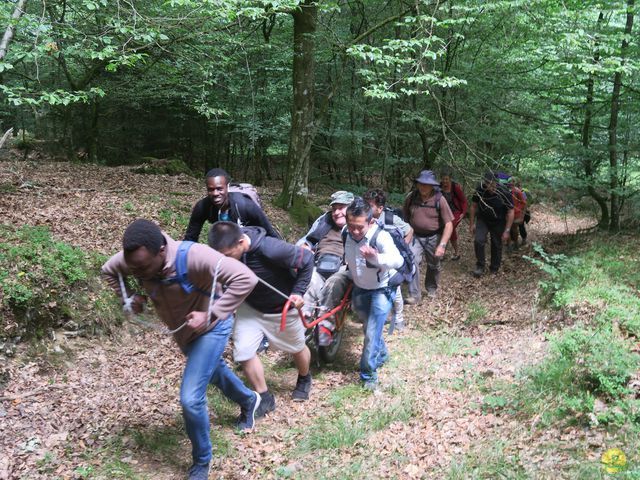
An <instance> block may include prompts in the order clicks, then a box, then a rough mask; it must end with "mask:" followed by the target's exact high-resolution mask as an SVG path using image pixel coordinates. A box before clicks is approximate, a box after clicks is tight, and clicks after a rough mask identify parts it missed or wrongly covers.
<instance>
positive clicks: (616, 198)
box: [608, 0, 635, 231]
mask: <svg viewBox="0 0 640 480" xmlns="http://www.w3.org/2000/svg"><path fill="white" fill-rule="evenodd" d="M634 3H635V0H627V22H626V25H625V28H624V33H625V35H624V38H623V40H622V45H621V47H620V59H621V61H620V68H622V66H623V65H624V64H625V58H626V55H627V49H628V47H629V41H628V40H627V39H628V38H629V37H630V36H631V30H632V29H633V15H634V12H633V9H634ZM621 87H622V71H621V70H620V69H618V71H617V72H616V73H615V75H614V76H613V91H612V92H611V115H610V117H609V128H608V130H609V187H610V189H611V204H610V206H611V220H610V223H609V230H611V231H617V230H619V229H620V192H619V186H620V178H619V175H618V138H617V137H618V114H619V113H620V89H621Z"/></svg>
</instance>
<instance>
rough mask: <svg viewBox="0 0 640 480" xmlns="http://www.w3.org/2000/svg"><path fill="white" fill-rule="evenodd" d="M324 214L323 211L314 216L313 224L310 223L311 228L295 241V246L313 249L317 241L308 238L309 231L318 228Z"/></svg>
mask: <svg viewBox="0 0 640 480" xmlns="http://www.w3.org/2000/svg"><path fill="white" fill-rule="evenodd" d="M325 215H326V214H325V213H323V214H322V215H320V216H319V217H318V218H316V221H315V222H313V225H311V228H310V229H309V231H308V232H307V233H306V234H305V236H304V237H302V238H301V239H300V240H298V241H297V242H296V246H298V247H304V248H308V249H309V250H311V251H313V250H315V248H316V246H317V243H316V242H315V241H312V240H311V239H309V235H311V233H312V232H314V231H315V230H316V229H317V228H318V225H320V222H322V221H323V220H324V216H325Z"/></svg>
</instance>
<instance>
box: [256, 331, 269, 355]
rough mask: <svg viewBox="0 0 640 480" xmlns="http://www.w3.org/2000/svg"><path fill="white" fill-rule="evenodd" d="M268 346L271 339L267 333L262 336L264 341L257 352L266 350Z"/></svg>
mask: <svg viewBox="0 0 640 480" xmlns="http://www.w3.org/2000/svg"><path fill="white" fill-rule="evenodd" d="M268 348H269V340H268V339H267V337H266V335H265V336H264V337H262V341H261V342H260V346H259V347H258V350H256V353H262V352H266V351H267V349H268Z"/></svg>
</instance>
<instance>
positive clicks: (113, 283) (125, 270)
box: [101, 251, 147, 313]
mask: <svg viewBox="0 0 640 480" xmlns="http://www.w3.org/2000/svg"><path fill="white" fill-rule="evenodd" d="M118 274H120V275H121V276H122V279H123V281H124V282H125V289H126V281H127V277H128V276H129V267H127V264H126V262H125V261H124V254H123V253H122V251H120V252H118V253H116V254H115V255H114V256H112V257H111V258H110V259H109V260H107V262H106V263H105V264H104V265H103V266H102V269H101V276H102V278H103V279H104V281H105V282H106V283H107V285H109V287H110V288H111V289H112V290H113V291H114V293H115V294H116V295H117V296H118V299H119V300H120V303H121V304H122V305H123V306H124V299H123V295H122V289H121V288H120V277H119V275H118ZM131 293H132V292H125V295H126V296H127V297H128V296H129V295H131ZM146 302H147V299H146V297H144V296H143V295H139V294H134V295H133V299H132V303H131V309H132V310H133V313H142V310H144V305H145V303H146Z"/></svg>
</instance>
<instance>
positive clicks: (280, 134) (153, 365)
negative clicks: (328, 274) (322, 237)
mask: <svg viewBox="0 0 640 480" xmlns="http://www.w3.org/2000/svg"><path fill="white" fill-rule="evenodd" d="M637 21H638V7H637V6H636V5H635V0H624V1H607V0H601V1H592V0H582V1H575V0H564V1H557V0H533V1H527V2H525V1H522V0H496V1H490V0H489V1H484V0H467V1H460V0H449V1H445V0H434V1H430V0H410V1H407V0H389V1H384V2H383V1H379V0H348V1H342V0H324V1H314V0H269V1H265V0H166V1H163V2H158V1H151V0H5V1H3V2H1V3H0V35H1V37H0V480H5V479H40V478H42V479H45V478H46V479H50V478H55V479H58V478H59V479H70V478H74V479H75V478H94V479H111V478H123V479H147V478H149V479H150V478H160V479H174V478H184V472H185V471H186V469H187V468H188V461H189V452H190V444H189V440H188V439H187V435H185V427H184V425H183V419H182V416H181V414H180V402H179V389H180V381H181V371H182V368H183V363H184V361H183V359H182V357H181V356H180V354H179V350H177V348H176V346H175V345H174V344H173V343H172V341H171V339H170V338H169V337H167V336H163V335H161V334H159V333H158V331H157V328H155V327H153V325H154V324H157V323H158V322H157V317H154V316H153V315H151V314H145V316H144V317H143V318H144V321H142V320H141V321H140V322H137V321H133V320H131V319H130V318H127V317H126V316H125V315H124V314H123V312H122V311H121V305H120V299H119V298H117V297H116V296H114V295H113V292H112V291H111V290H110V289H109V288H108V287H107V286H106V285H105V284H104V282H103V281H102V279H101V278H100V268H101V265H102V264H104V262H105V261H107V259H108V258H109V257H110V256H111V255H113V254H115V253H116V252H117V251H118V250H119V249H120V248H122V234H123V231H124V229H125V228H126V227H127V225H128V224H130V223H131V222H132V221H133V220H135V219H137V218H147V219H151V220H153V221H154V222H155V223H156V224H158V225H159V226H160V227H161V228H162V229H163V230H164V231H165V232H166V233H167V234H168V235H170V236H171V237H172V238H174V239H176V240H181V239H182V238H183V236H184V232H185V228H186V227H187V224H188V222H189V216H190V213H191V211H192V208H193V206H194V204H195V203H196V202H197V201H198V200H200V199H202V198H203V196H205V195H206V193H207V192H206V190H205V174H206V172H207V171H209V170H210V169H212V168H223V169H225V170H226V171H227V172H229V173H230V174H231V177H232V178H233V180H234V181H240V182H249V183H251V184H253V185H254V186H256V187H257V190H258V192H259V195H260V197H261V200H262V207H263V209H264V212H265V213H266V216H267V217H268V218H269V220H270V221H271V223H272V224H273V225H274V227H276V229H277V230H278V232H279V233H280V234H282V236H283V237H284V239H285V240H287V241H288V242H292V243H295V242H296V240H298V239H299V238H300V237H301V236H302V235H304V233H305V232H307V230H308V228H309V226H310V225H311V223H312V222H313V221H314V220H315V219H316V218H317V217H318V215H320V214H321V213H322V212H325V211H327V209H328V208H331V207H330V195H331V194H332V192H335V191H337V190H345V191H349V192H353V193H354V194H356V195H362V194H363V193H364V192H365V191H367V190H369V189H370V188H380V189H383V190H384V191H386V192H387V193H388V200H389V204H391V206H393V207H400V206H401V205H402V202H403V201H404V199H405V198H406V195H407V193H408V192H409V191H410V190H411V189H412V188H413V187H414V186H415V183H414V180H415V179H416V177H417V176H418V174H419V172H420V171H422V170H432V171H433V172H435V173H436V175H437V176H438V178H441V177H442V176H444V175H445V174H446V175H450V176H451V177H452V178H453V179H455V181H456V182H457V183H458V184H459V185H460V186H461V187H462V190H463V191H464V192H465V193H466V195H467V196H468V198H469V200H471V195H472V194H473V192H474V189H475V188H476V186H477V185H478V184H479V182H480V181H481V180H482V178H483V176H484V175H485V172H487V171H494V172H498V171H499V172H507V173H508V174H509V175H511V176H513V178H516V179H517V181H519V182H521V183H522V185H523V186H524V188H525V191H526V192H527V196H528V202H529V209H530V210H531V223H530V224H529V226H528V227H527V228H528V229H529V232H530V236H529V240H528V241H527V242H526V243H523V244H522V246H521V247H520V248H519V249H516V250H515V251H509V252H507V251H506V249H505V253H504V258H503V267H502V269H501V270H500V272H499V273H498V274H496V275H488V274H487V275H484V276H482V278H473V276H472V275H471V273H472V270H473V268H474V245H473V234H470V233H469V232H468V231H469V224H468V220H467V219H463V220H462V222H461V223H460V226H459V228H458V231H459V235H460V240H459V245H460V255H459V258H460V260H458V258H455V259H453V258H452V253H451V252H450V251H447V253H446V255H445V257H444V260H443V272H442V279H441V287H440V292H439V294H438V296H437V298H435V299H431V300H429V301H427V300H424V301H423V302H422V303H420V304H416V305H409V304H407V305H405V321H406V324H407V329H406V330H405V331H404V332H395V333H393V335H392V334H388V335H387V336H386V338H387V342H388V345H389V351H390V354H391V356H390V361H389V362H388V363H387V364H386V365H385V367H384V369H383V370H382V373H381V380H380V390H379V391H376V392H375V393H371V392H367V391H365V390H363V389H362V388H360V386H359V385H358V380H357V372H358V363H359V360H360V353H361V351H362V348H363V346H362V345H363V332H362V330H363V329H362V326H361V325H359V324H358V323H357V322H356V321H355V315H354V314H353V312H352V313H349V315H348V316H347V317H348V320H347V322H346V324H345V331H344V338H345V339H344V343H343V345H342V347H341V349H340V352H339V353H338V356H337V358H336V359H335V361H332V362H330V363H329V364H322V362H321V361H320V360H318V359H317V358H316V355H315V353H317V352H315V353H314V356H313V359H312V368H311V371H312V373H313V382H314V383H313V390H312V394H311V399H310V401H309V402H305V403H297V402H293V401H291V399H290V398H289V392H290V390H291V388H292V386H293V385H294V384H295V382H296V380H295V369H293V368H291V366H292V362H291V359H290V357H288V356H287V355H285V354H283V353H281V352H278V351H272V350H271V349H269V350H268V351H267V352H266V353H265V354H263V355H261V357H260V358H262V363H263V364H264V369H265V372H266V376H267V378H268V380H269V382H270V387H271V388H272V389H273V391H274V392H275V395H276V398H277V399H278V400H277V401H278V404H277V405H278V406H277V409H276V410H275V411H274V412H271V413H270V414H269V415H267V417H266V418H264V419H261V420H260V421H259V422H258V423H257V427H256V432H254V433H253V434H251V435H236V434H234V432H233V425H234V418H235V416H236V414H237V411H236V409H235V407H236V406H235V404H233V403H232V402H230V401H229V400H227V399H226V398H224V397H223V395H221V394H220V393H219V392H217V391H216V390H215V389H213V388H210V389H209V393H208V394H207V396H208V403H209V413H210V416H211V432H210V433H211V440H212V444H213V459H212V464H211V467H212V470H211V472H210V478H234V479H235V478H278V479H280V478H339V479H342V478H348V479H351V478H352V479H360V478H434V479H440V478H446V479H451V480H453V479H467V478H477V479H485V478H486V479H489V478H513V479H525V478H526V479H528V478H585V479H592V478H593V479H601V478H603V479H604V478H628V479H632V478H640V454H639V453H638V452H639V451H640V343H639V342H640V340H639V339H640V274H639V273H638V272H640V256H639V255H638V251H639V248H640V242H639V240H638V230H639V229H640V215H639V214H638V211H639V210H638V209H639V208H640V195H639V194H640V129H639V128H638V127H637V125H638V124H639V123H640V101H639V100H640V43H639V42H638V39H639V38H640V36H639V35H638V28H639V27H638V25H637ZM634 125H636V127H634ZM206 227H207V228H208V224H207V226H206ZM207 228H205V230H206V229H207ZM200 242H202V243H207V240H206V232H203V235H202V236H201V237H200ZM516 246H517V243H516ZM423 273H424V272H423ZM425 297H426V295H425ZM227 359H228V360H230V357H228V358H227ZM229 363H230V362H229ZM235 371H236V373H237V374H238V376H240V377H241V378H243V377H242V372H241V370H240V369H239V368H235ZM372 452H376V453H375V454H372Z"/></svg>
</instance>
